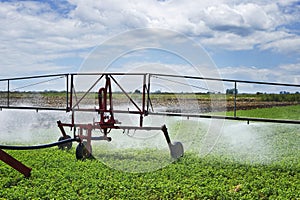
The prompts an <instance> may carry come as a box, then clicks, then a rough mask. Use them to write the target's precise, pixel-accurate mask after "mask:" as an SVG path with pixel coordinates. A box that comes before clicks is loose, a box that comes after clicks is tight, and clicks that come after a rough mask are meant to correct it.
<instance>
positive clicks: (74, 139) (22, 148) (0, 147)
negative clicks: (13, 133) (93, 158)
mask: <svg viewBox="0 0 300 200" xmlns="http://www.w3.org/2000/svg"><path fill="white" fill-rule="evenodd" d="M69 142H80V139H79V138H68V139H65V140H61V141H58V142H53V143H49V144H41V145H34V146H12V145H2V144H0V149H8V150H34V149H45V148H50V147H54V146H58V145H61V144H65V143H69Z"/></svg>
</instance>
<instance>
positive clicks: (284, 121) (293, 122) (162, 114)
mask: <svg viewBox="0 0 300 200" xmlns="http://www.w3.org/2000/svg"><path fill="white" fill-rule="evenodd" d="M148 115H160V116H173V117H193V118H206V119H225V120H237V121H247V122H248V123H249V122H250V121H253V122H271V123H282V124H300V120H288V119H268V118H253V117H232V116H220V115H201V114H189V113H167V112H149V113H148Z"/></svg>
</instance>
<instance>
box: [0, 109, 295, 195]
mask: <svg viewBox="0 0 300 200" xmlns="http://www.w3.org/2000/svg"><path fill="white" fill-rule="evenodd" d="M252 112H254V113H253V115H255V117H275V118H276V117H282V116H283V115H281V114H284V116H289V117H292V118H293V119H299V116H298V115H299V106H288V107H278V108H277V107H274V108H271V109H255V110H248V111H241V112H240V113H238V115H246V116H251V115H252V114H251V113H252ZM259 113H268V114H259ZM275 113H277V114H278V115H276V116H275ZM229 114H232V113H229ZM285 118H286V117H285ZM195 123H196V121H193V120H183V121H182V122H180V125H181V126H179V124H176V123H175V124H174V126H173V127H170V132H172V130H176V129H177V128H178V129H179V128H181V129H182V130H184V131H182V130H181V131H180V132H181V134H182V138H185V137H186V138H188V137H190V139H194V138H196V137H201V136H202V135H204V133H200V132H202V131H203V130H205V128H203V129H202V127H201V126H200V127H198V126H194V125H195ZM198 125H199V124H198ZM200 125H202V123H200ZM203 126H204V125H203ZM299 130H300V129H299V125H282V124H272V123H269V124H265V123H258V122H257V123H250V125H247V124H246V122H236V121H233V122H232V121H231V122H229V121H226V122H225V123H224V132H222V134H221V135H220V137H219V138H218V140H217V141H216V143H215V145H214V148H213V149H212V150H211V151H210V152H209V153H207V154H205V155H204V154H200V153H199V152H197V147H198V146H197V145H198V144H196V145H194V146H193V148H190V149H188V150H187V152H186V153H185V155H184V156H183V157H182V158H180V159H179V160H177V161H174V162H170V163H169V164H167V165H166V166H165V167H162V168H159V169H157V170H154V171H151V172H143V173H130V172H125V171H122V170H117V169H116V168H111V167H109V166H107V163H109V164H112V162H117V165H119V164H118V163H120V164H126V165H128V166H127V167H129V168H130V167H136V165H137V164H138V165H139V167H143V165H145V166H148V165H150V164H151V163H155V162H156V161H158V162H159V159H161V158H162V157H164V156H165V154H166V155H167V154H168V152H165V154H163V155H160V154H155V153H153V154H152V155H153V156H152V157H151V158H143V157H141V154H142V153H143V152H144V151H149V149H139V150H137V151H135V152H132V151H130V152H129V153H128V154H126V149H125V150H124V149H123V150H122V152H120V150H119V151H116V152H110V154H105V155H104V156H103V157H102V158H100V159H87V160H84V161H78V160H76V158H75V148H74V147H73V148H72V149H71V150H69V151H61V150H59V149H58V148H56V147H53V148H50V149H43V150H33V151H12V150H10V151H8V150H7V151H6V152H8V153H9V154H11V155H12V156H14V157H15V158H17V159H18V160H20V161H21V162H23V163H24V164H26V165H27V166H30V167H31V168H32V174H31V177H29V178H24V177H23V175H22V174H20V173H18V172H17V171H15V170H13V169H12V168H10V167H9V166H8V165H6V164H4V163H3V162H1V163H0V180H1V181H0V185H1V190H0V199H300V131H299ZM171 137H172V135H171ZM116 139H118V138H116ZM199 148H200V147H199ZM121 153H122V155H130V156H127V157H124V156H118V154H121ZM112 158H113V159H112ZM124 159H127V160H126V162H123V161H124ZM105 160H108V162H105ZM137 162H138V163H137ZM125 167H126V166H125Z"/></svg>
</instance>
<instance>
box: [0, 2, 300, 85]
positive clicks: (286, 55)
mask: <svg viewBox="0 0 300 200" xmlns="http://www.w3.org/2000/svg"><path fill="white" fill-rule="evenodd" d="M0 15H1V16H0V26H1V30H0V31H1V33H0V46H1V48H0V51H1V52H0V70H1V73H0V78H7V77H16V76H27V75H37V74H53V73H65V72H66V73H68V72H77V71H82V70H84V67H83V66H85V65H84V61H86V59H88V56H89V55H91V52H93V50H94V51H95V49H97V47H99V45H100V46H101V45H103V44H106V45H111V47H116V46H118V47H120V48H123V47H125V46H127V47H128V46H129V47H130V45H131V43H132V41H133V40H135V42H141V43H142V44H144V45H145V48H146V47H147V45H149V44H150V46H151V45H152V44H153V43H157V47H160V45H162V44H161V43H162V42H161V41H160V40H159V39H160V38H163V37H164V36H160V35H159V34H163V33H158V34H156V35H155V37H154V36H153V35H139V34H138V33H137V32H136V31H135V32H134V34H132V35H131V36H132V37H128V40H125V41H122V42H120V43H119V44H114V43H113V42H111V43H106V42H107V41H110V40H111V38H114V37H118V35H122V34H123V33H128V31H129V32H130V31H134V30H137V29H143V28H148V29H151V28H153V29H166V30H167V31H166V32H168V31H174V32H175V33H178V34H179V35H180V36H181V37H183V36H184V37H186V39H188V40H191V41H193V43H194V44H195V45H199V49H200V48H203V51H204V52H207V53H208V55H209V56H210V57H211V59H212V60H213V62H214V63H215V64H216V67H217V69H218V72H219V75H220V76H221V77H222V78H231V79H232V78H233V79H243V80H255V81H271V82H285V83H286V82H287V83H293V84H300V23H299V21H300V2H299V1H295V0H263V1H252V0H245V1H237V0H218V1H217V0H195V1H191V0H188V1H184V0H183V1H173V0H166V1H155V0H144V1H126V2H125V1H116V0H115V1H94V0H70V1H58V0H53V1H0ZM164 34H165V33H164ZM170 41H171V40H170ZM178 41H179V40H178ZM172 42H174V43H176V42H177V41H176V40H174V41H172ZM170 46H171V44H170ZM170 46H168V47H166V46H164V47H165V49H166V50H168V48H169V47H170ZM170 48H172V47H170ZM182 48H183V49H181V50H180V51H179V52H184V51H189V50H190V49H189V47H187V46H184V45H183V46H182ZM104 49H106V50H105V52H100V53H101V56H102V58H104V57H105V55H107V56H108V57H109V54H115V52H112V51H114V50H116V48H103V50H104ZM158 49H159V48H158ZM158 52H159V51H157V50H155V51H145V50H143V49H141V50H140V52H138V51H136V50H135V54H134V55H132V56H128V55H127V56H123V57H122V56H121V57H122V59H123V60H121V59H119V60H118V62H114V63H115V64H118V65H123V66H119V69H120V70H123V71H126V70H127V69H126V66H130V65H132V66H137V65H141V63H143V65H146V64H147V63H152V64H155V63H158V64H162V65H166V66H167V65H169V66H171V67H174V68H176V67H177V68H176V69H179V70H180V71H181V73H183V74H184V72H186V71H188V70H187V68H188V67H190V66H189V65H186V66H185V64H184V63H186V62H185V61H184V60H182V59H181V58H180V56H179V57H176V56H175V57H174V54H173V55H172V53H171V52H169V54H168V55H167V54H166V53H158ZM191 53H192V52H191ZM101 56H100V57H101ZM99 59H100V58H99ZM104 59H106V58H104ZM99 62H101V60H99ZM99 70H102V68H99Z"/></svg>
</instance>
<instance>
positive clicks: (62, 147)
mask: <svg viewBox="0 0 300 200" xmlns="http://www.w3.org/2000/svg"><path fill="white" fill-rule="evenodd" d="M70 138H71V136H69V135H67V136H66V138H64V136H61V137H60V138H59V139H58V141H62V140H65V139H70ZM58 148H59V149H61V150H65V149H67V150H70V149H71V148H72V142H68V143H65V144H60V145H58Z"/></svg>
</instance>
